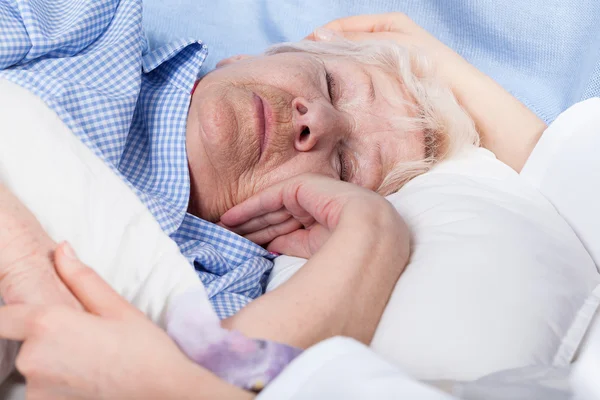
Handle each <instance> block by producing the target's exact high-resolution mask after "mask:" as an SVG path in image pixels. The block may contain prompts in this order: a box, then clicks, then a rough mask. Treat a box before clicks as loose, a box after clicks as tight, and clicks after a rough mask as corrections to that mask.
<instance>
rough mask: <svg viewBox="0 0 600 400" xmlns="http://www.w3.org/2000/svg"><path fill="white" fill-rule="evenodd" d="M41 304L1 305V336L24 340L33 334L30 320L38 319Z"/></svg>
mask: <svg viewBox="0 0 600 400" xmlns="http://www.w3.org/2000/svg"><path fill="white" fill-rule="evenodd" d="M41 310H42V308H41V306H34V305H30V304H16V305H10V306H2V307H0V338H2V339H8V340H17V341H20V342H22V341H24V340H26V339H27V338H28V336H29V335H30V334H31V332H30V327H31V323H30V321H33V320H35V319H36V317H37V316H38V315H39V313H40V312H41Z"/></svg>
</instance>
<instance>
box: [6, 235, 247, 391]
mask: <svg viewBox="0 0 600 400" xmlns="http://www.w3.org/2000/svg"><path fill="white" fill-rule="evenodd" d="M55 261H56V269H57V271H58V274H59V276H60V278H61V279H62V281H64V282H65V284H66V285H67V286H68V288H69V290H70V291H71V292H72V293H73V294H74V295H75V296H76V298H77V300H78V301H79V302H80V303H81V304H82V305H83V307H85V311H83V310H75V309H73V308H67V307H62V306H50V305H31V304H19V305H8V306H5V307H0V339H11V340H17V341H22V342H23V345H22V347H21V351H20V353H19V356H18V357H17V361H16V366H17V369H18V370H19V372H21V374H23V376H24V377H25V379H26V382H27V398H28V399H44V400H58V399H61V400H70V399H73V400H75V399H89V400H94V399H98V400H100V399H182V400H184V399H189V400H192V399H194V400H202V399H232V400H234V399H238V400H241V399H246V400H248V399H250V398H252V397H253V395H252V394H251V393H248V392H245V391H243V390H241V389H238V388H235V387H233V386H231V385H229V384H227V383H226V382H224V381H222V380H220V379H218V378H217V377H216V376H215V375H213V374H211V373H210V372H209V371H207V370H206V369H203V368H201V367H199V366H197V365H196V364H194V363H193V362H192V361H191V360H190V359H189V358H187V357H186V356H185V355H184V354H183V353H182V352H181V351H180V350H179V348H178V347H177V345H176V344H175V343H174V342H173V341H172V340H171V339H170V338H169V336H167V334H166V333H165V332H164V331H163V330H161V329H160V328H159V327H158V326H156V325H154V324H153V323H152V322H151V321H150V320H149V319H148V318H146V317H145V316H144V315H143V314H142V313H141V312H140V311H139V310H137V309H136V308H134V307H133V306H132V305H130V304H129V303H128V302H127V301H126V300H125V299H124V298H122V297H121V296H119V295H118V294H117V293H116V292H115V291H114V290H113V289H111V287H110V286H109V285H108V284H107V283H105V282H104V281H103V280H102V278H100V277H99V276H98V274H96V273H95V272H94V271H93V270H92V269H91V268H89V267H87V266H85V265H83V264H82V263H81V262H80V261H79V260H77V259H76V257H75V255H74V252H73V250H72V249H71V248H70V247H69V246H68V245H66V244H63V245H62V247H59V248H58V250H57V251H56V259H55Z"/></svg>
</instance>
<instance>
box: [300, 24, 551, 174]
mask: <svg viewBox="0 0 600 400" xmlns="http://www.w3.org/2000/svg"><path fill="white" fill-rule="evenodd" d="M322 28H324V29H317V30H315V32H313V33H312V34H311V35H309V36H308V37H307V39H310V40H335V35H339V36H342V37H345V38H346V39H349V40H358V41H363V40H393V41H395V42H397V43H399V44H400V45H402V46H404V47H407V48H419V49H420V50H421V51H424V52H425V53H426V55H428V56H429V57H430V58H431V59H432V60H433V62H434V64H435V67H436V73H437V75H438V76H439V77H440V78H441V79H442V80H443V81H444V82H445V83H446V84H447V85H448V86H449V87H450V88H451V89H452V90H453V92H454V94H455V96H456V97H457V99H458V100H459V102H460V103H461V105H462V106H463V107H464V108H465V109H466V111H467V112H468V113H469V114H470V115H471V117H472V118H473V120H474V121H475V124H476V125H477V128H478V131H479V133H480V136H481V139H482V144H483V146H484V147H486V148H488V149H489V150H491V151H492V152H494V153H495V154H496V156H497V157H498V159H499V160H501V161H503V162H504V163H506V164H508V165H509V166H510V167H512V168H513V169H515V170H516V171H517V172H519V171H521V168H522V167H523V165H524V164H525V162H526V161H527V158H528V157H529V155H530V154H531V151H532V150H533V148H534V147H535V145H536V143H537V141H538V140H539V138H540V136H541V134H542V133H543V131H544V130H545V129H546V124H545V123H544V121H542V120H541V119H540V118H538V117H537V116H536V115H535V114H534V113H532V112H531V111H530V110H529V109H527V107H525V106H524V105H523V104H522V103H521V102H519V101H518V100H517V99H516V98H514V97H513V96H512V95H511V94H509V93H508V92H507V91H506V90H504V89H503V88H502V87H501V86H500V85H498V84H497V83H496V82H495V81H494V80H492V79H491V78H490V77H488V76H487V75H485V74H484V73H482V72H481V71H479V70H478V69H477V68H475V67H474V66H473V65H471V64H469V63H468V62H467V61H466V60H465V59H464V58H463V57H461V56H460V55H459V54H458V53H456V52H455V51H454V50H452V49H451V48H449V47H448V46H446V45H445V44H443V43H442V42H440V41H439V40H437V39H436V38H435V37H434V36H433V35H431V34H430V33H429V32H427V31H426V30H425V29H423V28H421V27H420V26H419V25H417V24H416V23H415V22H413V21H412V20H411V19H410V18H408V16H406V15H405V14H402V13H387V14H374V15H359V16H354V17H348V18H341V19H338V20H335V21H332V22H330V23H328V24H326V25H325V26H323V27H322Z"/></svg>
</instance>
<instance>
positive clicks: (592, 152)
mask: <svg viewBox="0 0 600 400" xmlns="http://www.w3.org/2000/svg"><path fill="white" fill-rule="evenodd" d="M521 176H522V177H523V178H524V179H525V180H527V181H528V182H529V183H530V184H532V185H533V186H534V187H536V188H537V189H538V190H539V191H540V192H541V193H542V194H543V195H544V196H545V197H546V198H547V199H548V200H549V201H550V202H551V203H552V204H553V205H554V207H555V208H556V210H557V211H558V212H559V214H561V215H562V217H563V218H564V219H565V220H566V221H567V222H568V223H569V225H570V226H571V228H572V229H573V230H574V231H575V233H576V234H577V236H578V237H579V239H580V240H581V241H582V243H583V244H584V246H585V247H586V249H587V251H588V252H589V253H590V255H591V256H592V258H593V259H594V262H595V263H596V266H599V265H600V240H598V237H600V207H599V206H598V204H599V200H600V98H593V99H589V100H586V101H583V102H581V103H578V104H575V105H574V106H572V107H570V108H569V109H568V110H567V111H565V112H563V113H562V114H561V115H559V116H558V118H557V119H556V120H555V121H554V122H553V123H552V124H551V125H550V126H549V127H548V129H546V131H545V132H544V134H543V135H542V137H541V138H540V141H539V142H538V144H537V145H536V147H535V148H534V150H533V152H532V153H531V156H530V157H529V159H528V160H527V162H526V164H525V166H524V167H523V170H522V171H521Z"/></svg>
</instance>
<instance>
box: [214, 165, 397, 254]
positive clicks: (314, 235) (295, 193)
mask: <svg viewBox="0 0 600 400" xmlns="http://www.w3.org/2000/svg"><path fill="white" fill-rule="evenodd" d="M375 208H378V209H379V210H381V211H383V214H386V215H387V216H388V217H389V218H390V219H391V220H394V221H396V222H397V226H398V227H400V226H403V223H402V220H401V219H400V218H399V216H398V214H397V212H396V211H395V210H394V209H393V207H392V206H391V205H390V204H389V203H388V202H387V201H386V200H385V199H384V198H383V197H381V196H379V195H378V194H376V193H374V192H372V191H370V190H367V189H364V188H361V187H359V186H356V185H353V184H349V183H346V182H342V181H339V180H335V179H332V178H327V177H325V176H322V175H314V174H303V175H298V176H296V177H293V178H291V179H288V180H286V181H284V182H281V183H279V184H277V185H274V186H272V187H270V188H268V189H266V190H264V191H263V192H261V193H259V194H257V195H255V196H253V197H251V198H250V199H248V200H246V201H245V202H243V203H242V204H240V205H238V206H236V207H234V208H232V209H231V210H229V211H228V212H226V213H225V214H223V216H222V217H221V224H223V225H225V226H226V227H228V228H229V229H231V230H232V231H234V232H236V233H238V234H242V235H246V237H247V238H248V239H250V240H253V241H254V242H256V243H259V244H264V243H269V246H268V249H269V250H270V251H274V252H277V253H282V254H287V255H292V256H297V257H304V258H310V257H311V256H312V255H313V254H315V253H316V252H317V251H318V250H319V249H320V248H321V247H322V246H323V244H324V243H325V242H326V241H327V240H328V239H329V237H330V236H331V234H332V233H333V231H334V230H335V229H336V228H337V226H338V224H339V223H340V219H341V218H342V216H343V215H345V216H346V217H347V218H349V219H350V220H352V221H354V222H355V223H356V224H357V225H360V224H361V223H365V224H369V223H373V222H374V221H372V220H371V218H373V217H374V215H373V209H375ZM349 209H351V210H352V211H349ZM290 219H291V220H294V221H295V222H296V224H294V223H290Z"/></svg>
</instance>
